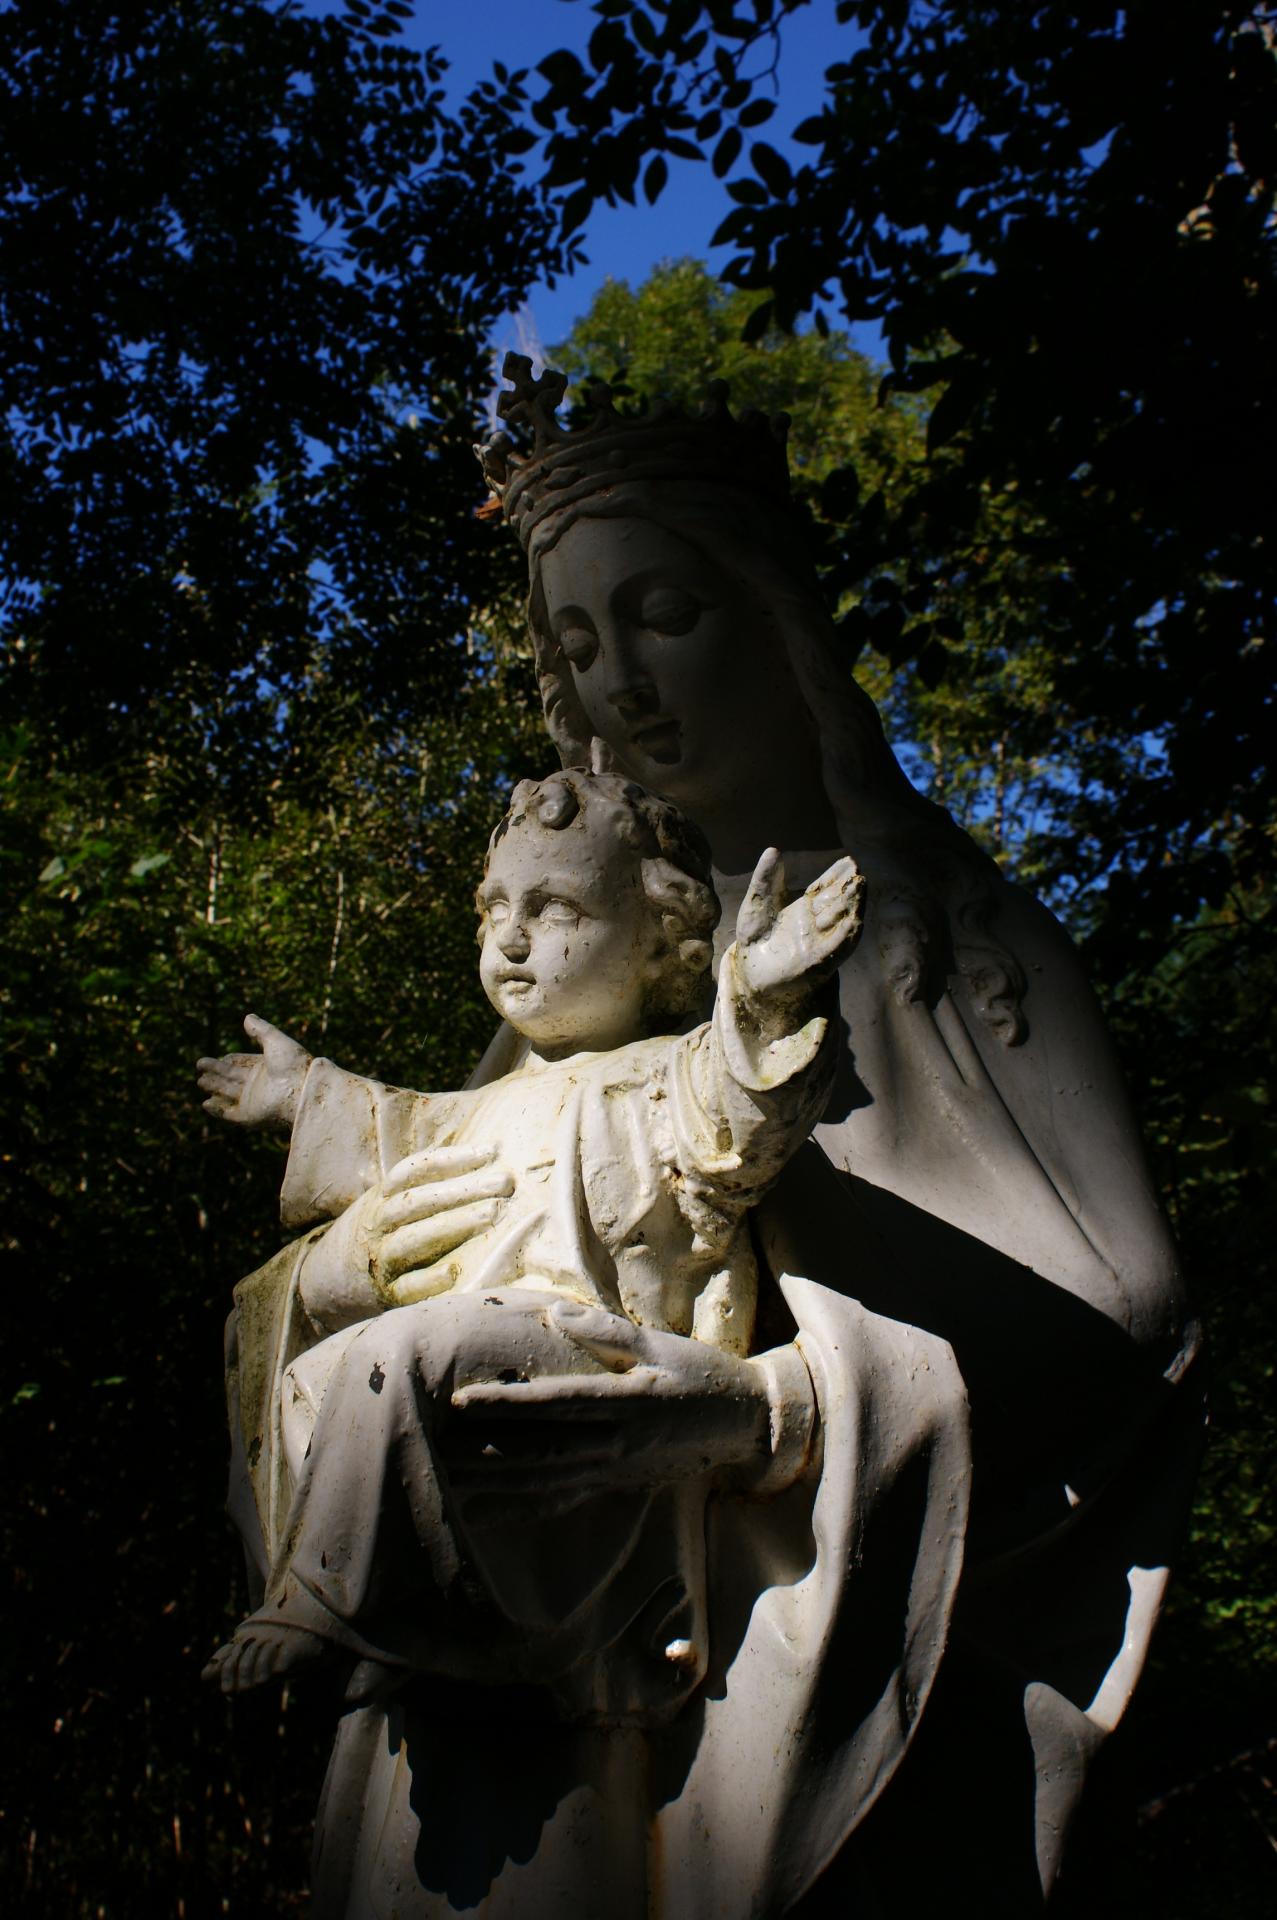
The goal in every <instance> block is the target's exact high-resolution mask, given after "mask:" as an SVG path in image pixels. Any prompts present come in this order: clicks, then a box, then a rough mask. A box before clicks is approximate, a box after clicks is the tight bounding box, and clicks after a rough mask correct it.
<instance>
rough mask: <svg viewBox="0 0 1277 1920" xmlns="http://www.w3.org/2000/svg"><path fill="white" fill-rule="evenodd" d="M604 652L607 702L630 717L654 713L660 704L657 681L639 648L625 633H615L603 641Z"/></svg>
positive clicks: (602, 652) (602, 665)
mask: <svg viewBox="0 0 1277 1920" xmlns="http://www.w3.org/2000/svg"><path fill="white" fill-rule="evenodd" d="M601 656H602V657H601V659H600V661H599V665H600V666H601V667H602V669H603V692H604V697H605V699H606V700H607V703H608V705H609V706H611V707H615V708H616V710H617V712H618V713H620V714H623V715H625V716H626V717H627V718H628V717H630V716H631V715H634V714H639V713H654V712H655V711H656V709H657V707H658V706H659V705H660V701H659V698H658V695H657V691H656V682H655V680H654V679H653V678H652V674H651V671H650V669H649V668H648V665H647V663H646V661H645V660H644V659H643V658H642V655H641V654H640V652H639V650H638V648H637V647H636V646H634V645H633V643H632V642H630V641H629V640H628V639H627V637H626V636H625V635H622V634H617V633H612V634H609V635H608V636H607V638H606V639H605V640H604V642H603V646H602V649H601Z"/></svg>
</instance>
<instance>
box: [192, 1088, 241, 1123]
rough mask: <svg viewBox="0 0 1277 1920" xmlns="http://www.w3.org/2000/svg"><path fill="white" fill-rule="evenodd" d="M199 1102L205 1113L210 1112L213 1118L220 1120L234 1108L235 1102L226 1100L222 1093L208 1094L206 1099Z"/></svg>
mask: <svg viewBox="0 0 1277 1920" xmlns="http://www.w3.org/2000/svg"><path fill="white" fill-rule="evenodd" d="M200 1104H201V1105H202V1107H203V1109H204V1111H205V1113H211V1114H212V1116H213V1118H214V1119H215V1120H221V1119H223V1118H224V1117H225V1116H226V1115H227V1114H228V1113H231V1112H232V1111H233V1110H234V1108H235V1105H236V1102H235V1101H234V1100H228V1099H227V1098H226V1096H225V1095H224V1094H220V1093H214V1094H210V1095H209V1098H208V1099H207V1100H204V1101H201V1103H200Z"/></svg>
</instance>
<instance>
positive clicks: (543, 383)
mask: <svg viewBox="0 0 1277 1920" xmlns="http://www.w3.org/2000/svg"><path fill="white" fill-rule="evenodd" d="M501 372H502V375H503V376H504V378H505V379H507V380H508V381H510V383H511V386H512V388H513V391H512V392H509V393H503V394H502V395H501V396H500V398H499V400H498V401H497V412H498V414H499V415H500V417H501V419H502V420H504V421H507V422H509V423H510V424H511V425H513V426H519V427H522V428H523V429H524V430H525V433H526V434H527V435H529V436H530V438H531V442H532V445H531V448H530V450H528V451H526V452H523V451H520V449H519V447H518V446H517V445H516V443H515V442H514V440H513V439H512V438H511V437H510V435H509V434H508V433H496V434H494V435H493V436H492V438H491V439H490V440H489V441H487V443H486V444H485V445H482V446H477V447H476V448H475V452H476V454H477V455H478V457H479V463H480V465H481V466H482V468H483V474H484V478H485V479H486V481H487V482H488V485H489V487H490V488H491V490H492V500H491V502H490V506H489V508H488V509H487V511H492V512H495V511H497V509H498V505H499V506H500V508H501V509H502V510H504V513H505V517H506V519H507V520H508V521H509V522H510V524H511V526H513V527H514V529H515V531H516V533H517V534H518V536H519V538H520V540H521V541H522V543H523V545H524V547H525V548H527V547H530V546H531V544H532V540H533V536H534V534H535V533H536V531H537V529H538V527H540V526H541V525H542V523H543V522H553V521H554V520H555V519H556V518H557V517H558V516H559V515H561V514H563V513H564V512H565V511H566V510H568V509H570V508H573V507H575V506H576V505H577V503H578V502H580V501H583V500H585V499H586V498H587V497H588V496H589V495H591V494H597V493H601V492H604V491H607V490H614V489H617V488H622V487H626V486H628V485H630V484H631V483H633V482H635V481H647V482H652V481H669V480H676V479H677V480H692V481H701V482H703V483H707V484H711V485H715V486H720V487H722V486H727V487H734V488H736V489H737V490H738V491H745V492H748V493H753V494H761V495H763V496H764V497H765V498H767V499H768V500H772V501H777V502H783V501H786V500H788V498H789V468H788V465H787V462H786V459H785V437H786V434H787V433H788V431H789V415H788V414H787V413H778V414H773V415H772V416H771V417H770V418H769V417H768V416H767V415H765V414H762V413H759V412H757V411H755V410H754V409H752V408H751V409H750V410H749V411H747V412H744V413H741V414H733V413H732V411H731V409H730V408H729V407H728V404H727V382H726V381H725V380H715V381H713V382H712V383H711V385H710V388H709V397H708V399H707V401H706V404H705V406H704V407H703V409H702V410H701V412H700V414H699V415H697V416H696V417H694V418H693V417H691V416H689V415H688V414H686V413H684V412H683V410H682V408H680V407H675V406H671V405H669V404H668V403H658V404H657V405H655V406H653V407H652V408H651V410H650V411H649V412H647V413H644V414H622V413H618V412H617V411H616V408H615V407H614V406H613V404H612V389H611V388H610V387H607V386H603V385H599V386H594V387H591V388H590V390H589V394H588V396H587V401H588V413H587V417H586V419H585V420H584V421H583V422H582V424H581V425H579V426H576V427H565V426H564V425H563V424H562V423H561V422H560V421H559V419H558V418H557V409H558V407H559V405H560V403H561V402H562V399H563V395H564V393H565V392H566V390H567V384H568V383H567V376H566V375H565V374H562V373H558V372H556V371H555V369H554V368H552V367H547V368H546V370H545V372H544V373H543V374H542V375H541V377H540V379H539V380H534V379H533V378H532V362H531V360H529V359H528V357H527V355H526V354H522V353H508V354H507V355H506V357H505V361H504V363H503V365H502V368H501ZM480 511H481V512H482V511H484V509H481V510H480ZM545 532H546V533H547V534H551V533H552V528H551V526H546V528H545Z"/></svg>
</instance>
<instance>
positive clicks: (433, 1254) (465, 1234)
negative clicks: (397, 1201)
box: [378, 1200, 501, 1281]
mask: <svg viewBox="0 0 1277 1920" xmlns="http://www.w3.org/2000/svg"><path fill="white" fill-rule="evenodd" d="M500 1211H501V1201H500V1200H480V1201H478V1202H477V1203H476V1204H475V1205H474V1206H469V1207H453V1208H452V1210H451V1212H449V1213H441V1214H436V1215H435V1216H434V1217H433V1218H432V1219H429V1220H414V1221H412V1222H411V1223H410V1224H409V1225H407V1226H402V1227H396V1228H395V1229H394V1231H393V1232H391V1233H388V1234H387V1235H386V1236H385V1238H384V1240H383V1241H382V1243H381V1250H380V1254H379V1260H378V1264H379V1266H380V1269H381V1275H382V1278H383V1279H384V1280H387V1281H390V1280H397V1279H398V1278H399V1276H400V1274H404V1273H410V1272H411V1271H412V1270H413V1268H414V1267H428V1266H429V1265H430V1264H431V1262H432V1261H434V1260H439V1259H442V1257H443V1255H444V1254H445V1253H451V1252H452V1250H453V1248H454V1247H459V1246H460V1245H461V1244H462V1242H463V1241H466V1240H470V1239H473V1237H474V1235H475V1234H476V1233H482V1232H483V1230H484V1228H485V1227H490V1226H491V1225H492V1222H493V1221H494V1220H495V1219H496V1217H497V1215H498V1213H500Z"/></svg>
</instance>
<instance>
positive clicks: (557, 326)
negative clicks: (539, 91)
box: [307, 0, 881, 358]
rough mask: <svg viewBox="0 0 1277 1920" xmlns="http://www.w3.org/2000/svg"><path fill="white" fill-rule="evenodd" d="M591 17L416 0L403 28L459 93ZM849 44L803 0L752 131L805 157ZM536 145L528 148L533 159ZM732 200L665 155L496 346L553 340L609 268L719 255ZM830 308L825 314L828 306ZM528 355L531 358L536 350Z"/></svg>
mask: <svg viewBox="0 0 1277 1920" xmlns="http://www.w3.org/2000/svg"><path fill="white" fill-rule="evenodd" d="M307 4H308V5H310V6H312V7H313V9H314V11H316V12H326V11H328V10H329V9H328V6H327V5H325V4H324V0H307ZM597 25H598V16H597V14H595V13H594V11H593V9H592V8H591V6H590V5H589V3H588V0H468V4H467V3H466V0H463V3H462V4H456V3H455V0H453V3H452V4H448V5H443V4H441V0H417V7H416V13H415V16H414V18H413V20H412V22H411V23H410V24H409V25H408V26H407V27H406V28H405V36H404V37H405V39H406V41H407V42H408V44H410V45H414V46H430V45H437V46H438V47H439V48H440V49H441V51H442V52H443V54H444V55H445V56H446V58H447V59H448V61H449V63H450V68H451V72H450V75H449V82H450V85H449V91H450V93H452V94H453V95H454V96H456V95H460V94H464V93H465V92H466V91H468V89H469V88H470V87H471V86H473V85H474V84H475V82H476V81H479V80H483V79H487V78H488V77H489V76H490V75H491V72H492V62H493V60H494V59H495V60H502V61H504V62H505V64H506V66H507V67H509V68H511V69H512V70H513V69H516V68H518V67H532V68H534V67H535V66H536V63H537V61H538V60H541V59H543V58H544V57H545V55H546V54H547V53H549V52H551V51H552V50H553V49H554V48H556V47H562V46H566V47H571V48H573V49H574V50H575V51H577V52H584V49H585V45H586V42H587V41H588V39H589V37H590V34H591V33H592V32H593V30H594V28H595V27H596V26H597ZM853 44H854V41H853V38H852V34H851V31H850V29H848V28H845V27H839V26H838V25H837V24H836V22H835V19H834V0H808V4H806V5H805V6H803V7H800V9H799V10H798V12H797V13H796V14H794V15H793V16H792V17H791V18H790V19H788V20H786V21H785V23H784V26H783V29H782V39H781V54H780V65H779V69H778V75H777V79H778V84H779V94H778V96H777V97H778V102H779V104H778V110H777V113H776V115H775V118H774V119H773V120H772V121H770V122H769V123H768V125H767V127H766V128H762V129H760V130H759V133H760V136H761V137H763V138H765V139H767V140H768V141H769V142H770V143H771V144H772V145H773V146H776V147H779V148H780V149H781V150H782V151H783V152H787V153H788V154H789V156H790V157H791V158H793V159H795V160H803V159H807V160H809V159H810V157H811V149H810V148H803V147H794V146H792V144H791V143H790V142H789V141H788V139H787V138H786V135H787V134H788V131H789V130H790V129H791V128H792V127H795V126H797V124H798V122H799V121H800V120H803V119H805V118H806V117H807V115H808V114H810V113H813V112H815V111H816V109H817V107H818V105H819V104H820V98H821V93H822V82H823V75H824V70H825V68H826V67H827V66H828V65H829V64H830V62H831V61H832V60H835V59H839V58H845V57H846V55H847V53H848V52H849V51H850V49H851V46H852V45H853ZM536 158H537V156H536V154H535V152H534V153H533V154H531V155H530V156H529V160H530V163H532V164H535V163H536ZM733 204H734V203H733V202H732V201H730V200H729V199H728V197H727V193H726V191H725V188H724V184H723V182H722V181H720V180H716V179H715V178H714V176H713V174H712V173H711V171H710V168H709V167H708V165H704V164H702V165H696V164H694V163H693V162H691V161H677V160H676V161H673V162H672V163H671V171H670V182H669V185H668V186H667V187H666V189H665V192H664V193H663V194H662V196H661V198H660V199H659V201H658V202H657V204H656V206H655V207H649V206H647V205H646V204H645V203H643V202H642V198H641V196H640V204H639V205H638V206H634V207H627V206H618V207H616V208H609V207H606V206H600V207H597V208H596V209H595V211H594V213H593V215H592V217H591V218H590V220H589V221H588V222H587V224H586V227H585V229H584V240H585V251H586V253H587V254H588V256H589V260H590V264H589V266H588V267H586V268H583V269H581V270H580V271H579V272H577V273H576V274H574V275H573V276H572V278H571V279H569V280H565V281H561V282H560V283H559V285H558V287H557V288H556V289H555V290H554V291H553V292H551V291H550V290H549V288H547V287H539V288H536V289H535V290H534V291H533V294H532V297H531V300H530V302H529V311H528V313H527V314H526V315H525V316H524V318H523V322H522V324H521V325H520V324H519V323H518V322H516V320H515V319H514V318H513V317H512V319H511V322H510V325H509V328H508V330H507V331H506V335H505V337H503V338H502V339H500V340H499V341H497V342H495V343H494V344H495V345H497V346H498V347H501V348H504V347H505V346H521V347H523V348H524V349H525V350H527V349H528V348H532V349H533V350H534V351H535V346H536V344H537V343H538V342H540V343H543V344H544V345H546V346H549V345H551V344H553V342H555V341H557V340H561V339H562V338H563V337H564V335H565V334H566V333H567V332H568V331H569V330H570V328H571V326H572V322H573V321H574V320H575V319H576V317H577V316H578V315H579V314H580V313H582V312H584V310H585V309H586V308H587V307H588V306H589V304H590V300H591V298H592V297H593V295H594V293H595V291H596V290H597V288H598V287H599V286H600V285H601V283H602V282H603V280H604V279H605V278H607V276H609V275H612V276H614V277H615V278H618V279H627V280H629V281H631V282H632V283H635V284H637V283H639V282H641V281H642V280H644V279H645V278H646V277H647V275H648V274H649V273H650V272H651V270H652V268H653V267H654V266H656V265H657V264H658V263H659V262H660V261H662V260H668V259H680V258H682V257H683V256H685V255H689V254H690V255H692V256H694V257H695V258H697V259H702V260H708V261H709V263H710V266H711V267H713V266H715V265H722V264H724V263H725V261H726V259H727V257H728V251H727V250H726V249H722V248H720V249H718V250H717V252H716V253H714V252H711V250H710V246H709V239H710V235H711V234H712V233H713V232H714V229H715V228H716V227H717V226H718V223H719V221H720V220H722V218H723V216H724V215H725V214H726V213H727V211H728V209H729V208H730V207H731V206H732V205H733ZM831 317H832V315H831ZM853 337H854V338H855V340H856V344H857V345H858V346H859V347H861V348H862V350H863V351H864V352H866V353H870V354H873V355H875V356H876V357H877V356H880V352H881V348H880V336H879V334H878V330H877V329H876V328H874V327H858V328H856V329H854V332H853ZM536 357H538V358H539V355H537V356H536Z"/></svg>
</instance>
